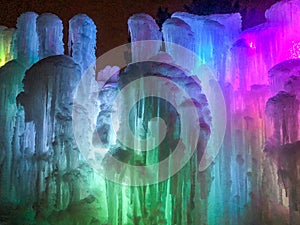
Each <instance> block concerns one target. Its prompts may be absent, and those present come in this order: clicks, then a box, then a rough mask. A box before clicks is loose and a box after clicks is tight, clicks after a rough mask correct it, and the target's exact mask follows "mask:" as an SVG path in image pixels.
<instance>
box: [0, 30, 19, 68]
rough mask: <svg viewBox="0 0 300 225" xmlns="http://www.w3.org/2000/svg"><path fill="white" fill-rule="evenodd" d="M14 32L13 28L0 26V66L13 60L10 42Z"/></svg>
mask: <svg viewBox="0 0 300 225" xmlns="http://www.w3.org/2000/svg"><path fill="white" fill-rule="evenodd" d="M14 32H15V29H14V28H7V27H5V26H0V52H1V53H0V60H1V61H0V66H3V65H4V64H5V63H6V62H8V61H10V60H11V59H13V52H12V49H11V42H12V38H13V34H14Z"/></svg>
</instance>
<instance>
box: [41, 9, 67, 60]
mask: <svg viewBox="0 0 300 225" xmlns="http://www.w3.org/2000/svg"><path fill="white" fill-rule="evenodd" d="M36 26H37V33H38V37H39V58H40V59H43V58H46V57H48V56H52V55H62V54H64V43H63V32H62V31H63V24H62V21H61V20H60V19H59V18H58V17H57V16H56V15H54V14H51V13H44V14H42V15H40V16H39V17H38V18H37V22H36Z"/></svg>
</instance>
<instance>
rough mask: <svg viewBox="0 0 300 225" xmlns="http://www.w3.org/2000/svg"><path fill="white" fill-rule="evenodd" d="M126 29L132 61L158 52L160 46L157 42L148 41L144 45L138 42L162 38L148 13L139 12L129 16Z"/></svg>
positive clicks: (149, 56)
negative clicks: (128, 34) (129, 40)
mask: <svg viewBox="0 0 300 225" xmlns="http://www.w3.org/2000/svg"><path fill="white" fill-rule="evenodd" d="M128 30H129V32H130V38H131V42H132V44H131V51H132V62H138V61H139V60H147V59H149V58H151V57H152V56H154V55H156V54H157V53H158V52H159V50H160V48H161V44H160V43H159V42H155V43H149V44H147V45H146V46H143V43H139V41H145V40H162V34H161V32H160V30H159V27H158V25H157V24H156V22H155V20H154V19H153V18H152V17H151V16H150V15H147V14H144V13H140V14H134V15H133V16H131V17H130V18H129V19H128ZM144 45H145V44H144Z"/></svg>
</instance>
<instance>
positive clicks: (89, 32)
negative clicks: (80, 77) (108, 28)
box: [68, 14, 97, 72]
mask: <svg viewBox="0 0 300 225" xmlns="http://www.w3.org/2000/svg"><path fill="white" fill-rule="evenodd" d="M96 32H97V30H96V26H95V23H94V21H93V20H92V19H91V18H89V17H88V16H87V15H85V14H78V15H76V16H74V17H73V18H72V19H71V20H70V21H69V43H68V48H69V55H71V56H72V57H73V58H74V61H75V62H76V63H78V64H79V65H80V66H81V68H82V72H85V71H86V70H87V69H88V68H89V67H93V65H94V63H95V61H96V56H95V51H96Z"/></svg>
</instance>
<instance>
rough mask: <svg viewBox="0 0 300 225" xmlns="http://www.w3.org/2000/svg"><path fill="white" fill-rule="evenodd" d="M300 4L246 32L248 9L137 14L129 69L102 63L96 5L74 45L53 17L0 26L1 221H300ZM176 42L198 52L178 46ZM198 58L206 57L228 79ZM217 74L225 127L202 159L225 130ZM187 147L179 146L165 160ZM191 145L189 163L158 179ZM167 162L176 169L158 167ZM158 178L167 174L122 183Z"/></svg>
mask: <svg viewBox="0 0 300 225" xmlns="http://www.w3.org/2000/svg"><path fill="white" fill-rule="evenodd" d="M299 5H300V1H299V0H284V1H281V2H278V3H276V4H274V5H273V6H272V7H271V8H270V9H268V10H267V11H266V13H265V17H266V22H265V23H263V24H260V25H258V26H256V27H252V28H250V29H247V30H244V31H241V22H242V20H241V16H240V15H239V14H238V13H235V14H224V15H220V14H217V15H208V16H196V15H192V14H188V13H184V12H176V13H174V14H173V15H172V17H171V18H170V19H168V20H166V21H165V22H164V24H163V26H162V30H161V31H160V30H159V27H158V25H157V24H156V23H155V21H154V19H153V18H152V17H151V16H149V15H146V14H135V15H133V16H132V17H130V18H129V20H128V29H129V32H130V37H131V42H132V43H131V45H130V46H131V52H132V55H131V57H129V58H131V61H128V59H129V58H127V59H126V60H127V63H128V65H127V66H126V67H125V68H119V67H118V66H117V65H109V64H108V65H104V67H103V68H96V67H95V66H96V65H95V60H96V57H95V47H96V26H95V24H94V22H93V21H92V19H91V18H89V17H88V16H87V15H85V14H80V15H76V16H74V17H73V18H72V19H71V20H70V21H69V40H68V48H69V56H65V55H62V54H63V53H64V49H63V46H64V45H63V38H62V29H63V27H62V21H61V20H60V19H59V18H58V17H57V16H55V15H53V14H48V13H47V14H42V15H40V16H38V15H37V14H36V13H32V12H29V13H25V14H22V15H21V16H20V17H19V18H18V21H17V29H16V30H14V29H9V28H6V27H4V26H1V27H0V59H1V62H0V63H1V64H2V65H3V66H2V67H1V68H0V124H1V126H0V148H1V154H0V167H1V171H0V188H1V189H0V190H1V191H0V223H1V224H2V223H3V224H59V225H60V224H61V225H68V224H70V225H71V224H145V225H146V224H170V225H171V224H183V225H184V224H196V225H207V224H209V225H215V224H216V225H217V224H224V225H225V224H226V225H227V224H228V225H233V224H270V225H271V224H272V225H273V224H274V225H282V224H292V225H298V224H300V214H299V207H300V197H299V193H300V189H299V180H300V179H299V177H300V166H299V165H300V156H299V149H300V147H299V141H300V140H299V138H300V112H299V101H300V91H299V90H300V61H299V59H298V58H299V55H300V50H299V49H300V47H299V46H300V44H299V43H300V36H299V33H300V32H299V21H300V7H299ZM162 39H163V40H164V41H165V43H163V42H162ZM151 40H152V41H153V40H155V42H151ZM139 41H140V42H139ZM143 41H146V42H143ZM147 41H148V42H147ZM174 44H177V45H179V46H181V47H182V49H187V52H194V53H195V54H194V53H193V57H189V54H187V55H184V54H178V51H177V50H176V47H175V46H174ZM183 52H184V51H183ZM194 56H195V57H194ZM196 56H197V57H196ZM124 57H125V56H124ZM11 59H13V60H11ZM181 59H184V60H182V61H183V63H181V64H180V61H181ZM9 60H11V61H9ZM147 60H149V61H147ZM194 64H196V65H194ZM205 64H206V65H208V66H209V67H204V65H205ZM99 65H100V64H99ZM101 66H103V65H102V64H101ZM194 67H195V68H197V69H198V68H202V69H203V68H209V71H210V73H214V74H215V76H216V78H217V80H218V83H214V82H213V80H212V79H211V80H209V79H210V78H209V77H206V75H207V74H206V73H204V72H203V71H202V72H203V74H200V75H199V74H196V72H197V71H199V70H197V69H195V70H193V68H194ZM99 70H100V71H99ZM198 75H199V76H198ZM107 76H109V77H110V79H108V80H106V77H107ZM197 76H198V78H197ZM149 78H151V79H152V81H155V82H154V83H150V85H149V83H147V82H148V80H149ZM199 78H200V80H199ZM207 80H208V81H209V82H207ZM105 82H106V83H105ZM128 85H129V87H130V88H127V87H128ZM130 85H131V86H130ZM151 85H152V86H151ZM172 85H175V86H172ZM217 85H219V86H220V88H221V89H222V92H223V95H224V99H225V103H226V111H227V114H226V115H224V117H225V116H226V120H227V121H226V123H227V124H226V132H225V136H224V140H223V142H222V146H221V149H220V152H219V154H218V155H217V157H216V158H214V159H213V161H212V163H211V164H210V165H209V166H208V168H207V169H206V170H200V169H199V168H200V166H201V160H203V159H205V160H209V159H210V158H209V157H210V155H207V154H209V153H207V152H206V151H205V150H206V149H205V147H207V146H208V144H209V143H210V141H211V140H216V139H213V138H215V137H214V132H215V130H216V129H218V127H215V121H217V120H218V118H216V115H218V114H216V112H214V111H222V109H221V108H222V107H221V104H220V105H217V107H216V106H214V105H212V104H211V102H210V101H209V100H210V98H209V97H210V96H211V94H212V93H213V94H216V93H217ZM99 86H101V87H102V89H101V91H100V93H98V92H97V88H98V87H99ZM77 87H81V89H80V88H79V89H77ZM149 87H151V88H150V89H149ZM208 87H209V88H208ZM126 88H127V89H126ZM181 91H183V92H181ZM184 94H187V95H188V96H189V98H187V97H186V96H185V95H184ZM155 96H161V97H162V98H160V97H155ZM213 96H214V95H213ZM75 97H76V98H75ZM74 98H75V99H74ZM137 99H138V101H136V103H135V104H134V105H133V106H132V101H135V100H137ZM169 100H170V101H171V100H174V103H173V104H171V103H170V102H169ZM189 100H191V101H189ZM217 102H218V101H217ZM192 109H195V110H196V111H195V112H196V115H197V118H198V119H196V120H195V117H193V116H191V114H192V112H193V110H192ZM180 112H186V113H185V114H184V115H182V114H180ZM222 113H224V114H225V111H222ZM124 114H125V115H124ZM157 118H161V119H162V120H163V121H164V122H165V125H166V127H167V129H165V130H164V129H161V126H163V125H164V124H163V125H161V124H160V122H161V121H160V120H159V119H157ZM186 118H187V120H185V119H186ZM75 119H76V123H74V120H75ZM182 121H186V123H187V125H186V126H187V127H188V128H187V127H186V126H182ZM89 124H93V126H92V125H89ZM198 126H200V128H201V129H200V130H198V129H197V127H198ZM195 134H196V135H197V141H194V139H193V138H194V137H195ZM164 135H165V136H164ZM78 136H80V137H81V138H82V140H83V141H82V142H81V143H79V142H78V140H77V139H76V137H78ZM160 136H164V137H165V139H163V140H162V142H161V143H159V145H156V144H157V140H156V139H159V138H160ZM133 137H136V138H138V139H135V138H133ZM128 140H129V141H128ZM131 140H133V141H131ZM137 140H139V141H137ZM159 140H160V139H159ZM187 140H189V141H190V143H189V142H188V141H187ZM123 141H125V142H123ZM126 141H127V142H126ZM130 144H132V145H130ZM177 144H179V146H181V148H182V149H181V150H182V151H179V156H180V157H178V159H174V158H171V157H168V156H169V155H172V154H173V147H174V146H176V145H177ZM193 144H194V145H195V146H197V148H196V152H195V153H194V154H192V157H191V159H190V160H188V161H187V163H186V164H185V166H184V167H183V168H182V169H181V170H180V171H178V173H176V174H172V175H173V176H169V177H168V179H165V180H161V179H160V178H161V177H162V176H163V174H168V175H171V172H172V169H173V168H174V167H176V166H177V163H180V162H182V161H184V160H185V159H186V158H187V155H189V153H191V152H192V151H191V150H192V146H193ZM145 146H146V147H149V146H150V147H151V149H150V150H148V151H140V148H143V147H145ZM216 148H217V147H216ZM82 149H84V150H82ZM96 150H97V151H96ZM135 150H136V151H135ZM99 159H101V164H100V163H99V164H100V165H94V164H97V163H98V162H99V161H98V160H99ZM116 159H117V161H118V162H121V163H120V164H115V162H116ZM173 159H174V160H173ZM161 161H164V162H165V164H164V165H166V167H159V169H158V171H156V170H151V169H150V170H149V169H148V167H147V166H152V165H156V164H157V163H158V162H161ZM130 166H132V167H130ZM98 167H99V168H100V169H101V170H99V171H101V173H103V174H105V175H106V176H107V177H106V178H107V179H106V178H104V177H102V176H99V174H98V173H97V172H99V171H97V172H96V168H97V169H98ZM133 167H138V168H144V169H143V170H139V172H140V173H137V172H136V171H135V170H132V168H133ZM124 168H125V169H124ZM149 168H152V167H149ZM153 168H155V167H153ZM199 170H200V171H199ZM112 177H113V179H108V178H112ZM149 177H151V179H153V180H155V181H157V182H154V183H151V185H149V183H150V182H149V183H146V184H147V185H144V186H134V185H133V186H127V185H122V184H124V183H126V182H127V183H128V182H132V183H133V184H135V185H138V184H140V183H139V182H140V181H141V180H143V179H141V178H144V179H146V178H149ZM114 179H115V180H118V181H121V182H119V183H115V182H114V181H115V180H114ZM127 183H126V184H127Z"/></svg>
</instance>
